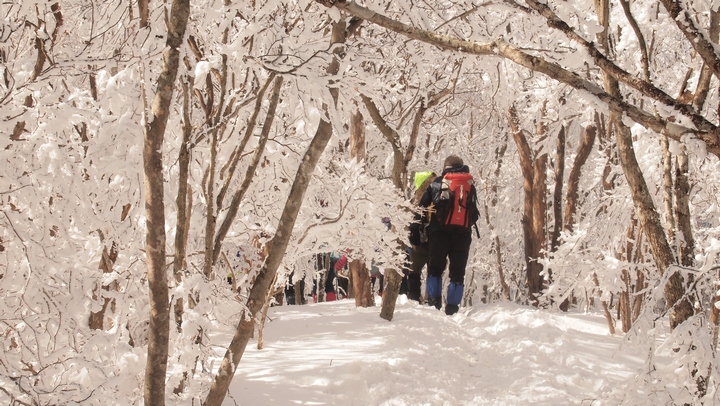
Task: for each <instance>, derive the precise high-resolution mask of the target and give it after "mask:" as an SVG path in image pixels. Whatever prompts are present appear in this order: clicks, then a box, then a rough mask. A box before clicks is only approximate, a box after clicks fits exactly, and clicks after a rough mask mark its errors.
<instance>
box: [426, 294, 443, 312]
mask: <svg viewBox="0 0 720 406" xmlns="http://www.w3.org/2000/svg"><path fill="white" fill-rule="evenodd" d="M426 303H427V305H428V306H434V307H435V308H436V309H438V310H440V308H441V307H442V298H439V297H429V298H428V300H427V302H426Z"/></svg>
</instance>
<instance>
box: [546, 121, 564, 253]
mask: <svg viewBox="0 0 720 406" xmlns="http://www.w3.org/2000/svg"><path fill="white" fill-rule="evenodd" d="M564 183H565V126H562V127H560V132H558V139H557V149H556V152H555V189H554V190H553V220H554V222H553V231H552V236H551V238H550V251H552V252H555V251H556V250H557V248H558V246H559V245H560V232H561V231H562V229H563V216H562V192H563V184H564Z"/></svg>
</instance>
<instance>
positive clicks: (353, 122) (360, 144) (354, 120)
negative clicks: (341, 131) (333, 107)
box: [350, 110, 365, 162]
mask: <svg viewBox="0 0 720 406" xmlns="http://www.w3.org/2000/svg"><path fill="white" fill-rule="evenodd" d="M350 158H355V160H356V161H358V162H360V161H362V160H364V159H365V119H364V117H363V115H362V113H360V110H357V111H356V112H355V113H353V114H352V115H351V116H350Z"/></svg>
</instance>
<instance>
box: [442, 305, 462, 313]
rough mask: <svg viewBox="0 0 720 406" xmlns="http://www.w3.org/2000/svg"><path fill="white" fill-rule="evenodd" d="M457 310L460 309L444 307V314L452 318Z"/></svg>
mask: <svg viewBox="0 0 720 406" xmlns="http://www.w3.org/2000/svg"><path fill="white" fill-rule="evenodd" d="M458 310H460V307H459V306H458V305H451V304H449V305H445V314H447V315H448V316H452V315H453V314H455V313H457V312H458Z"/></svg>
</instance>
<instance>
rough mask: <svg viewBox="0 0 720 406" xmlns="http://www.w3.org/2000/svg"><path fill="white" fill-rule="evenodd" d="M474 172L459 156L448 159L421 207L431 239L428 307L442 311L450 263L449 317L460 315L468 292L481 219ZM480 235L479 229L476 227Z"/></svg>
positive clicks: (427, 282) (447, 299) (447, 305)
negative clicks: (469, 264)
mask: <svg viewBox="0 0 720 406" xmlns="http://www.w3.org/2000/svg"><path fill="white" fill-rule="evenodd" d="M476 200H477V194H476V191H475V186H474V185H473V177H472V175H470V169H469V168H468V167H467V166H466V165H465V164H464V163H463V160H462V159H461V158H460V157H458V156H457V155H450V156H448V157H447V158H445V162H444V164H443V171H442V174H441V175H440V176H438V177H437V178H436V179H435V180H434V181H433V182H432V183H431V184H430V186H429V187H428V188H427V190H426V191H425V193H424V194H423V196H422V198H421V199H420V206H421V207H423V208H426V209H427V210H426V211H425V215H426V216H427V223H428V226H427V231H428V239H429V246H428V249H429V258H428V276H427V280H426V291H427V295H428V304H429V305H431V306H435V308H437V309H438V310H440V308H441V307H442V286H443V283H442V275H443V272H444V271H445V265H446V264H447V263H448V260H449V262H450V266H449V272H448V273H449V278H450V284H449V285H448V290H447V295H446V302H447V303H446V305H445V314H447V315H452V314H455V313H457V311H458V310H459V308H460V302H461V300H462V296H463V290H464V288H465V285H464V282H465V266H466V265H467V261H468V256H469V254H470V243H471V241H472V231H471V226H473V225H475V222H477V220H478V217H479V212H478V208H477V204H476ZM475 230H476V232H477V233H478V236H479V232H478V231H477V226H475Z"/></svg>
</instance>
